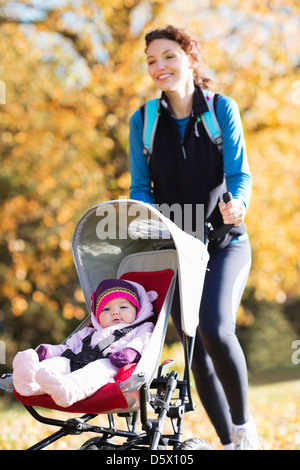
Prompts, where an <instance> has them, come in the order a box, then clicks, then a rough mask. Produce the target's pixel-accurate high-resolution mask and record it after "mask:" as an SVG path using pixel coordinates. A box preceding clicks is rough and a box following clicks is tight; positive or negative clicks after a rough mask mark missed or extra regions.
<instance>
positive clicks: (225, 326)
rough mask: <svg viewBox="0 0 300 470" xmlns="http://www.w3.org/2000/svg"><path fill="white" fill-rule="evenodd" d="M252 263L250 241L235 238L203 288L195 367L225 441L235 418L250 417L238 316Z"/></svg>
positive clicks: (176, 308) (213, 262)
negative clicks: (236, 240) (238, 333)
mask: <svg viewBox="0 0 300 470" xmlns="http://www.w3.org/2000/svg"><path fill="white" fill-rule="evenodd" d="M250 264H251V248H250V244H249V240H248V239H245V240H243V241H239V242H236V243H231V244H230V245H228V246H227V247H226V248H224V249H222V250H220V251H218V252H217V253H215V254H213V255H212V256H211V257H210V260H209V262H208V269H209V271H208V272H207V273H206V277H205V282H204V287H203V294H202V300H201V307H200V321H199V327H198V330H197V333H196V340H195V349H194V356H193V361H192V371H193V374H194V378H195V383H196V387H197V391H198V394H199V397H200V399H201V402H202V404H203V406H204V408H205V410H206V412H207V414H208V416H209V418H210V420H211V422H212V424H213V425H214V427H215V429H216V432H217V434H218V435H219V437H220V440H221V442H222V444H229V443H230V442H231V433H232V423H234V424H243V423H245V422H246V421H247V420H248V418H249V412H248V375H247V366H246V361H245V357H244V353H243V351H242V349H241V346H240V344H239V341H238V339H237V337H236V334H235V321H236V313H237V310H238V306H239V303H240V301H241V297H242V294H243V291H244V288H245V285H246V282H247V279H248V274H249V269H250ZM178 295H179V294H178V288H176V290H175V296H174V302H173V306H172V318H173V322H174V325H175V327H176V330H177V332H178V333H179V335H180V336H181V329H180V302H179V297H178Z"/></svg>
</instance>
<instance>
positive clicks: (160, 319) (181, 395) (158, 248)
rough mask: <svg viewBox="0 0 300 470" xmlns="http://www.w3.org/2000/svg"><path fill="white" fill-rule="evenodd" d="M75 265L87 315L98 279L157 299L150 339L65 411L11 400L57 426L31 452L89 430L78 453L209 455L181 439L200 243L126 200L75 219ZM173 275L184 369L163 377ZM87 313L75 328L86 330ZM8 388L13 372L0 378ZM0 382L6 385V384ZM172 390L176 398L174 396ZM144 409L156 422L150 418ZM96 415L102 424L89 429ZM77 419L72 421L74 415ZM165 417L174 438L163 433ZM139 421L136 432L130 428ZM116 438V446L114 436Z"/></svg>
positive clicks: (44, 399)
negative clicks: (120, 422)
mask: <svg viewBox="0 0 300 470" xmlns="http://www.w3.org/2000/svg"><path fill="white" fill-rule="evenodd" d="M72 251H73V258H74V262H75V267H76V270H77V274H78V277H79V281H80V284H81V288H82V291H83V294H84V297H85V301H86V304H87V307H88V310H89V311H90V306H91V296H92V292H93V291H94V290H95V288H96V284H98V283H99V282H100V281H101V280H104V279H107V278H121V279H124V280H129V281H134V282H138V283H139V284H141V285H142V286H143V287H144V288H145V289H146V291H149V290H154V291H156V292H157V293H158V294H159V297H158V299H157V300H156V301H155V302H154V304H153V305H154V313H155V314H156V319H155V327H154V330H153V333H152V336H151V339H150V342H149V344H148V346H147V348H146V350H145V351H144V353H143V355H142V357H141V359H140V361H139V362H138V363H137V364H130V366H124V367H122V368H121V369H119V370H118V372H117V375H116V377H115V382H113V383H108V384H106V385H105V386H104V387H102V388H101V389H100V390H98V391H97V392H96V393H95V394H94V395H92V396H90V397H88V398H86V399H84V400H82V401H79V402H77V403H75V404H73V405H72V406H69V407H67V408H62V407H60V406H58V405H57V404H56V403H55V402H54V401H53V400H52V398H51V396H50V395H35V396H21V395H20V394H18V392H17V391H16V390H13V393H14V395H15V397H16V398H17V399H18V400H19V401H20V402H21V403H22V404H23V405H24V406H25V408H26V409H27V410H28V412H29V413H30V414H31V415H32V416H33V418H35V419H36V420H37V421H39V422H41V423H44V424H48V425H52V426H56V427H59V430H58V431H57V432H54V433H53V434H51V435H50V436H49V437H47V438H45V439H43V440H41V441H40V442H38V443H36V444H35V445H33V446H32V447H30V448H29V449H30V450H39V449H43V448H45V447H46V446H48V445H50V444H52V443H53V442H55V441H57V440H58V439H60V438H61V437H63V436H66V435H69V434H82V433H85V432H88V433H95V437H93V438H91V439H89V440H88V441H86V442H85V443H84V444H82V445H81V447H80V450H135V449H137V450H138V449H139V450H145V449H146V450H147V449H149V450H161V449H164V450H167V449H173V450H210V449H212V447H211V445H210V444H209V443H208V442H207V441H205V440H204V439H200V438H190V439H187V440H186V441H184V442H182V434H183V421H184V416H185V413H187V412H190V411H193V410H194V409H195V405H194V403H193V399H192V394H191V383H190V367H191V359H192V354H193V346H194V336H195V331H196V328H197V324H198V312H199V306H200V301H201V295H202V289H201V286H203V282H204V277H205V273H206V266H207V262H208V258H209V256H208V253H207V249H206V246H205V244H204V243H202V242H201V241H200V240H198V239H197V238H194V237H193V236H191V235H188V234H187V233H185V232H183V231H182V230H181V229H180V228H178V226H177V225H175V224H174V223H173V222H171V221H170V220H169V219H168V218H166V217H164V216H163V215H162V214H161V213H160V212H159V211H158V210H156V209H155V208H154V207H152V206H150V205H149V204H144V203H141V202H138V201H134V200H130V199H120V200H118V201H117V200H116V201H108V202H104V203H100V204H98V205H96V206H94V207H92V208H91V209H89V210H88V211H87V212H86V213H85V214H84V215H83V216H82V217H81V219H80V220H79V221H78V223H77V225H76V228H75V231H74V235H73V240H72ZM177 278H178V285H179V293H180V303H181V312H182V313H181V326H182V332H183V350H184V358H185V368H184V373H183V377H182V378H181V379H179V374H178V372H177V371H175V370H173V371H171V372H168V370H169V368H170V366H171V365H172V364H173V363H174V361H173V360H167V361H164V362H163V363H162V364H160V360H161V359H160V357H161V353H162V349H163V344H164V339H165V336H166V332H167V326H168V320H169V315H170V310H171V305H172V298H173V294H174V290H175V284H176V280H177ZM89 324H90V316H89V315H88V316H87V318H86V319H85V320H84V321H83V322H82V323H81V324H80V325H79V327H78V328H77V329H76V330H75V331H78V330H80V329H82V328H84V327H85V326H89ZM1 382H2V385H1V384H0V385H1V386H2V388H6V390H7V391H11V390H9V387H10V386H9V383H10V384H12V375H11V374H8V375H6V376H5V377H3V378H2V379H1ZM5 384H6V385H5ZM175 391H178V393H176V395H178V396H177V397H176V398H174V397H173V395H174V393H175ZM36 407H42V408H45V409H55V410H59V411H64V412H66V413H68V414H69V413H73V414H75V415H77V417H74V418H69V419H65V420H63V419H61V420H60V419H53V418H49V417H46V416H43V415H41V414H40V413H39V412H38V411H37V410H36ZM149 409H150V410H151V411H152V413H154V414H156V415H157V417H156V418H150V417H149ZM100 414H106V415H107V417H108V426H107V427H103V426H99V425H95V424H90V423H89V421H91V420H92V419H94V418H96V417H97V416H98V415H100ZM78 415H79V416H78ZM114 415H117V416H119V417H121V418H124V419H125V421H126V427H127V430H118V429H116V427H115V419H114ZM167 418H168V419H170V421H171V424H172V429H173V434H166V433H164V426H165V422H166V419H167ZM138 424H139V425H140V427H141V432H139V431H138V430H137V428H138ZM114 437H118V438H119V440H120V439H122V440H123V442H122V443H121V444H118V443H116V442H115V441H114V440H113V438H114Z"/></svg>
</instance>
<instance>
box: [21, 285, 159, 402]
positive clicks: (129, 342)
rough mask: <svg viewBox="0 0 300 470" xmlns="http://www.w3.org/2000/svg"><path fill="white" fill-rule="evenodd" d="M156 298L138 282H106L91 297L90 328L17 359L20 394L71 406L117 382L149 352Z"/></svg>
mask: <svg viewBox="0 0 300 470" xmlns="http://www.w3.org/2000/svg"><path fill="white" fill-rule="evenodd" d="M157 297H158V295H157V293H156V292H154V291H150V292H146V291H145V289H144V288H143V287H142V286H141V285H140V284H138V283H135V282H131V281H123V280H120V279H107V280H105V281H102V282H101V283H100V284H99V286H98V287H97V289H96V291H95V292H93V296H92V311H91V323H92V327H86V328H83V329H82V330H80V331H78V332H76V333H74V334H73V335H72V336H71V337H70V338H68V339H67V341H66V342H65V343H64V344H60V345H50V344H41V345H40V346H38V347H37V348H36V350H33V349H28V350H26V351H22V352H19V353H18V354H17V355H16V356H15V358H14V360H13V381H14V387H15V389H16V391H17V392H18V393H20V394H21V395H26V396H28V395H41V394H44V393H47V394H49V395H51V397H52V398H53V400H54V401H55V403H56V404H57V405H59V406H62V407H67V406H71V405H72V404H73V403H76V402H77V401H79V400H83V399H84V398H87V397H89V396H91V395H93V394H94V393H95V392H96V391H97V390H99V389H100V388H101V387H103V386H104V385H105V384H107V383H108V382H113V381H114V377H115V375H116V372H117V371H118V369H119V368H120V367H122V366H124V365H126V364H130V363H135V362H138V360H139V359H140V357H141V355H142V353H143V351H144V350H145V348H146V346H147V344H148V342H149V339H150V337H151V333H152V331H153V329H154V324H153V323H152V322H151V321H146V320H147V319H149V318H150V317H151V316H152V315H153V306H152V302H153V301H154V300H155V299H156V298H157ZM122 330H123V331H122Z"/></svg>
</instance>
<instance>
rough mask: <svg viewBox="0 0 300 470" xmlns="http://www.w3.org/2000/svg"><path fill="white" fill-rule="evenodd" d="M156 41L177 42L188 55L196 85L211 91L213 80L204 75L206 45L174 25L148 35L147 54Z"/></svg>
mask: <svg viewBox="0 0 300 470" xmlns="http://www.w3.org/2000/svg"><path fill="white" fill-rule="evenodd" d="M155 39H169V40H171V41H176V42H177V43H178V44H179V46H180V47H181V49H182V50H183V51H184V52H185V53H186V54H187V55H188V57H189V58H190V62H191V65H192V68H193V74H194V83H195V84H196V85H199V86H200V87H201V88H204V89H210V88H211V86H212V80H211V79H210V78H208V77H206V76H205V75H204V73H203V66H204V61H203V49H204V45H203V44H202V43H201V42H200V41H198V39H197V38H195V37H193V36H192V35H191V34H189V33H187V32H186V31H184V30H183V29H180V28H177V27H175V26H172V25H167V26H164V27H160V28H157V29H155V30H153V31H151V32H150V33H148V34H146V36H145V41H146V49H145V52H147V50H148V47H149V44H150V43H151V42H152V41H154V40H155Z"/></svg>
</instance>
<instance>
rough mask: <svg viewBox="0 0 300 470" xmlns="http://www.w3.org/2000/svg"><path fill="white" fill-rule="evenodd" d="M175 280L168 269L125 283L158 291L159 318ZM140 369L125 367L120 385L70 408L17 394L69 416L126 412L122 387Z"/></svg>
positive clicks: (134, 275)
mask: <svg viewBox="0 0 300 470" xmlns="http://www.w3.org/2000/svg"><path fill="white" fill-rule="evenodd" d="M173 276H174V274H173V271H172V270H171V269H165V270H161V271H151V272H130V273H126V274H123V275H122V276H121V279H125V280H128V281H134V282H138V283H139V284H141V285H142V286H143V287H144V288H145V290H146V291H149V290H154V291H156V292H157V293H158V294H159V296H158V298H157V299H156V300H155V301H154V302H153V307H154V313H155V314H157V318H158V316H159V312H160V311H161V308H162V306H163V303H164V300H165V297H166V295H167V293H168V290H169V287H170V284H171V281H172V279H173ZM136 366H137V364H129V365H127V366H124V367H122V368H121V369H119V371H118V372H117V375H116V382H114V383H108V384H106V385H105V386H104V387H102V388H101V389H100V390H98V391H97V392H96V393H94V395H92V396H91V397H88V398H86V399H84V400H81V401H79V402H77V403H74V404H73V405H71V406H69V407H66V408H63V407H61V406H58V405H57V404H56V403H55V402H54V401H53V399H52V398H51V396H50V395H46V394H45V395H34V396H23V395H20V394H19V393H18V392H17V391H16V390H14V395H15V396H16V398H17V399H18V400H19V401H20V402H21V403H22V404H23V405H25V406H39V407H43V408H48V409H54V410H59V411H65V412H68V413H92V414H99V413H107V412H108V411H110V412H116V411H117V410H126V409H127V408H129V407H130V404H129V403H128V400H127V398H126V396H125V395H124V394H123V392H122V390H121V388H120V386H119V383H121V382H123V381H125V380H127V379H128V378H129V377H130V376H131V375H132V374H133V372H134V370H135V368H136Z"/></svg>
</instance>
